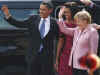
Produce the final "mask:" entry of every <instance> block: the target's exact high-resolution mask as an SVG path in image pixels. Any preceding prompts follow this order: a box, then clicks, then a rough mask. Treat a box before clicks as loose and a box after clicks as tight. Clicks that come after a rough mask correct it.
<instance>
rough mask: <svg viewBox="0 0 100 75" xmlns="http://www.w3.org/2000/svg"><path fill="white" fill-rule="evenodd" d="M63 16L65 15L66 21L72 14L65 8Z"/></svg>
mask: <svg viewBox="0 0 100 75" xmlns="http://www.w3.org/2000/svg"><path fill="white" fill-rule="evenodd" d="M64 15H65V18H66V19H71V18H72V14H71V10H70V8H65V10H64Z"/></svg>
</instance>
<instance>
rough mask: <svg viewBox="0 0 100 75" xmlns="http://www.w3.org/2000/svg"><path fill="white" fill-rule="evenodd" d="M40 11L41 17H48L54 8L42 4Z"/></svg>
mask: <svg viewBox="0 0 100 75" xmlns="http://www.w3.org/2000/svg"><path fill="white" fill-rule="evenodd" d="M39 12H40V17H41V18H47V17H48V16H49V15H50V13H51V12H52V9H48V8H47V6H46V5H43V4H41V5H40V9H39Z"/></svg>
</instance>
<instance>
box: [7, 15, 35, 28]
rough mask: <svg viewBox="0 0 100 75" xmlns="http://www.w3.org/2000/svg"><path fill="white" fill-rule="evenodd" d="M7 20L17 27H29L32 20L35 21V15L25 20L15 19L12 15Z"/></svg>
mask: <svg viewBox="0 0 100 75" xmlns="http://www.w3.org/2000/svg"><path fill="white" fill-rule="evenodd" d="M5 20H6V21H7V22H8V23H10V24H11V25H14V26H16V27H20V28H28V26H29V25H31V23H32V20H33V21H34V16H31V17H30V18H29V19H27V20H24V21H18V20H16V19H14V18H13V17H12V16H10V17H9V18H8V19H6V18H5Z"/></svg>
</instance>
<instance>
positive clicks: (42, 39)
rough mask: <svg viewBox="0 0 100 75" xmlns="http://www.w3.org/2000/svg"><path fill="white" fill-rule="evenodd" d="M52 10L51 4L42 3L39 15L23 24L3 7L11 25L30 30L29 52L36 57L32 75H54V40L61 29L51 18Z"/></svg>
mask: <svg viewBox="0 0 100 75" xmlns="http://www.w3.org/2000/svg"><path fill="white" fill-rule="evenodd" d="M52 10H53V7H52V4H51V3H50V2H48V3H47V2H42V3H41V4H40V9H39V15H34V16H31V17H30V18H29V19H28V20H26V21H23V22H22V21H17V20H15V19H14V18H13V17H12V16H11V14H10V13H9V10H8V7H7V6H5V5H4V6H3V7H2V11H3V12H4V14H5V17H6V20H7V21H8V22H9V23H10V24H12V25H14V26H16V27H20V28H28V30H29V41H30V44H29V52H30V53H31V52H32V51H33V56H34V57H33V59H32V67H31V71H32V75H54V72H53V50H54V39H55V37H58V30H59V29H58V25H57V23H56V21H55V20H54V19H52V18H51V17H50V14H51V13H52ZM19 14H20V13H19Z"/></svg>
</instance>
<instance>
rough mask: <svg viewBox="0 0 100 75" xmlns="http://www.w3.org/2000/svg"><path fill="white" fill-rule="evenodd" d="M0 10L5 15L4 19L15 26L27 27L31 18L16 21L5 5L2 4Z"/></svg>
mask: <svg viewBox="0 0 100 75" xmlns="http://www.w3.org/2000/svg"><path fill="white" fill-rule="evenodd" d="M1 10H2V11H3V13H4V15H5V17H6V18H5V20H7V21H8V22H9V23H10V24H12V25H15V26H17V27H24V28H25V27H27V26H28V25H29V23H30V20H31V19H28V20H26V21H23V22H21V21H17V20H15V19H14V18H12V16H11V14H10V13H9V9H8V7H7V6H6V5H3V6H2V8H1Z"/></svg>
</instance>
